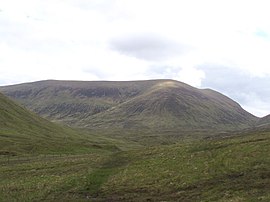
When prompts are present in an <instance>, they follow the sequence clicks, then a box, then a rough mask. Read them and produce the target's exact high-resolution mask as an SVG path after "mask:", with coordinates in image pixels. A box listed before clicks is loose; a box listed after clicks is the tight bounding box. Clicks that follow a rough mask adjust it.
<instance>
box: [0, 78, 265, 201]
mask: <svg viewBox="0 0 270 202" xmlns="http://www.w3.org/2000/svg"><path fill="white" fill-rule="evenodd" d="M0 92H2V93H3V94H0V111H1V114H0V120H1V122H0V129H1V130H0V179H1V182H0V201H42V200H43V201H44V200H45V201H269V200H270V194H269V190H270V169H269V168H270V155H269V153H270V147H269V145H270V125H269V124H270V122H269V117H268V116H267V117H264V118H257V117H255V116H253V115H252V114H250V113H248V112H247V111H245V110H244V109H242V107H241V106H240V105H239V104H238V103H236V102H235V101H233V100H231V99H230V98H228V97H226V96H224V95H222V94H220V93H218V92H216V91H213V90H211V89H197V88H194V87H192V86H189V85H187V84H184V83H182V82H178V81H174V80H149V81H132V82H128V81H125V82H107V81H96V82H87V81H54V80H48V81H39V82H33V83H25V84H18V85H12V86H1V87H0Z"/></svg>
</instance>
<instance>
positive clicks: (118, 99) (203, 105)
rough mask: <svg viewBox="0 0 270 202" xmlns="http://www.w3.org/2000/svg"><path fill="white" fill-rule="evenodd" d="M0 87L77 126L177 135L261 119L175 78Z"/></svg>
mask: <svg viewBox="0 0 270 202" xmlns="http://www.w3.org/2000/svg"><path fill="white" fill-rule="evenodd" d="M0 89H1V90H2V91H3V92H4V93H5V94H6V95H8V96H10V97H11V98H13V99H15V100H17V101H18V102H20V103H22V104H23V105H24V106H26V107H27V108H29V109H31V110H33V111H35V112H37V113H38V114H40V115H41V116H43V117H47V118H49V119H50V120H53V121H59V122H62V123H65V124H68V125H70V126H73V127H82V128H85V127H87V128H90V129H102V130H104V129H105V130H106V129H109V131H112V130H116V131H123V130H122V129H124V130H125V131H132V130H135V131H136V133H137V132H138V130H139V131H140V133H143V132H148V133H151V134H153V133H164V132H168V133H172V134H174V135H177V134H178V133H179V132H183V131H192V132H194V131H195V130H207V131H209V130H215V131H216V130H219V131H223V130H235V129H242V128H245V127H249V126H251V125H252V124H254V123H255V122H256V121H257V118H256V117H254V116H253V115H251V114H249V113H248V112H246V111H245V110H243V109H242V108H241V106H240V105H239V104H237V103H236V102H234V101H233V100H231V99H229V98H228V97H226V96H224V95H222V94H220V93H217V92H215V91H213V90H201V89H197V88H193V87H191V86H189V85H187V84H184V83H181V82H177V81H173V80H151V81H132V82H128V81H127V82H98V81H97V82H83V81H41V82H34V83H27V84H20V85H14V86H6V87H1V88H0Z"/></svg>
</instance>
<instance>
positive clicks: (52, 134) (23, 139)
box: [0, 93, 109, 155]
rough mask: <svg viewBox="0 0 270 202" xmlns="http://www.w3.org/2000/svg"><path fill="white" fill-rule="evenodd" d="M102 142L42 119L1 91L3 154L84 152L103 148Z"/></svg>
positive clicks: (1, 143) (0, 112)
mask: <svg viewBox="0 0 270 202" xmlns="http://www.w3.org/2000/svg"><path fill="white" fill-rule="evenodd" d="M99 141H100V142H99ZM103 142H104V144H105V142H106V141H105V140H104V141H103ZM100 143H102V139H99V138H96V137H93V136H92V137H91V136H90V135H85V134H84V133H79V132H77V131H74V130H73V129H69V128H66V127H63V126H58V125H56V124H53V123H51V122H49V121H47V120H45V119H43V118H40V117H38V116H37V115H35V114H34V113H31V112H29V111H27V110H26V109H25V108H23V107H21V106H19V105H17V104H16V103H14V102H13V101H11V100H10V99H8V98H6V97H5V96H3V95H2V94H1V93H0V155H18V154H38V153H46V154H48V153H71V152H72V153H81V152H89V151H92V150H95V149H96V148H100V149H102V146H101V145H102V144H100ZM99 144H100V145H99ZM105 145H106V144H105ZM108 146H109V145H108ZM105 148H106V146H105Z"/></svg>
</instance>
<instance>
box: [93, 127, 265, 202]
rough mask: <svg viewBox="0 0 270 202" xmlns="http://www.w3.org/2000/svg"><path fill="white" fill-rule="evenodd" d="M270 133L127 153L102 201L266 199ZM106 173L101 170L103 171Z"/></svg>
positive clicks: (103, 188)
mask: <svg viewBox="0 0 270 202" xmlns="http://www.w3.org/2000/svg"><path fill="white" fill-rule="evenodd" d="M269 145H270V132H269V130H267V131H264V132H260V131H257V132H255V131H253V132H248V133H245V134H238V136H235V137H230V138H225V139H224V138H221V139H220V138H217V139H208V140H204V141H200V142H194V141H193V142H186V143H181V144H176V145H170V146H163V147H161V146H159V147H152V148H148V149H144V150H140V151H130V152H128V153H126V154H122V156H121V157H120V156H118V161H120V160H119V159H122V161H123V159H125V161H126V162H129V163H128V164H127V165H126V166H125V167H122V168H120V171H118V173H116V174H113V175H111V176H110V177H109V178H108V180H107V181H106V182H104V183H102V185H100V188H99V189H98V195H99V198H102V200H104V201H269V200H270V193H269V190H270V155H269V153H270V147H269ZM104 169H105V168H104Z"/></svg>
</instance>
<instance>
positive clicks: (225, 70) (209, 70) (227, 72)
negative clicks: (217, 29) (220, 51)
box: [200, 65, 270, 112]
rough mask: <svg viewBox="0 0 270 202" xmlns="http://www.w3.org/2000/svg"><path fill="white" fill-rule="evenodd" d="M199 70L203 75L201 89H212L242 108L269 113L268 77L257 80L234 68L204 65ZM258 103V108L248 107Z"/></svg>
mask: <svg viewBox="0 0 270 202" xmlns="http://www.w3.org/2000/svg"><path fill="white" fill-rule="evenodd" d="M200 69H201V70H203V71H204V73H205V79H203V81H202V87H203V88H212V89H215V90H217V91H219V92H222V93H224V94H226V95H228V96H229V97H231V98H232V99H234V100H235V101H237V102H239V103H240V104H241V105H242V106H248V107H252V108H255V107H256V108H258V110H259V109H260V108H261V109H264V110H267V111H268V112H270V106H268V103H269V101H270V88H268V86H270V77H269V76H268V77H263V78H258V77H255V76H252V75H250V74H249V73H247V72H245V71H243V70H239V69H236V68H230V67H225V66H215V65H204V66H200ZM256 103H260V106H259V105H258V106H249V105H251V104H254V105H255V104H256Z"/></svg>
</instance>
